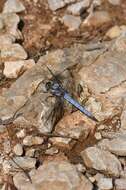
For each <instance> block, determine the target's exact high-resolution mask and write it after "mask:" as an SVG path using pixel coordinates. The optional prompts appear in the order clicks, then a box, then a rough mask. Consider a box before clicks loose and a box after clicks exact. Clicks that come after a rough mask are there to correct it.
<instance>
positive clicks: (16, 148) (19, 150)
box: [13, 144, 23, 156]
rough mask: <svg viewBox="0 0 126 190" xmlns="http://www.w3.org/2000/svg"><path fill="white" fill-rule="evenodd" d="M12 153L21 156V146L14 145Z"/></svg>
mask: <svg viewBox="0 0 126 190" xmlns="http://www.w3.org/2000/svg"><path fill="white" fill-rule="evenodd" d="M13 152H14V153H15V154H16V155H17V156H21V155H22V154H23V146H22V145H21V144H16V145H15V146H14V148H13Z"/></svg>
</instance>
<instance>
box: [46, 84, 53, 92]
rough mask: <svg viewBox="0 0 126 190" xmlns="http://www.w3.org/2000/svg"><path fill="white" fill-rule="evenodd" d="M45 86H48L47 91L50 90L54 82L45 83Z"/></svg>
mask: <svg viewBox="0 0 126 190" xmlns="http://www.w3.org/2000/svg"><path fill="white" fill-rule="evenodd" d="M45 87H46V90H47V91H48V90H50V89H51V87H52V83H51V82H47V83H46V84H45Z"/></svg>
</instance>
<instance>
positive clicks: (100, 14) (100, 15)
mask: <svg viewBox="0 0 126 190" xmlns="http://www.w3.org/2000/svg"><path fill="white" fill-rule="evenodd" d="M110 22H111V17H110V15H109V13H108V12H106V11H95V12H93V13H91V14H89V16H88V17H87V18H86V19H85V20H84V22H83V24H82V25H83V26H84V27H85V26H89V27H90V26H95V27H99V26H101V25H103V24H106V23H110Z"/></svg>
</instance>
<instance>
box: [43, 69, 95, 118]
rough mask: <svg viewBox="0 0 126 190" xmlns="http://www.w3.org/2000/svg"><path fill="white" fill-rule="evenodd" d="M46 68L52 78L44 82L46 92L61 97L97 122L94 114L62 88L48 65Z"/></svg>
mask: <svg viewBox="0 0 126 190" xmlns="http://www.w3.org/2000/svg"><path fill="white" fill-rule="evenodd" d="M47 69H48V71H49V72H50V73H51V75H52V76H53V80H50V81H48V82H46V84H45V88H46V90H47V92H50V93H51V94H52V95H53V96H56V97H60V98H63V99H64V100H66V101H67V102H69V103H70V104H71V105H73V106H74V107H75V108H77V109H78V110H80V112H82V113H83V114H84V115H86V116H87V117H88V118H90V119H92V120H93V121H95V122H98V120H97V119H96V118H95V116H93V114H92V113H91V112H89V111H88V110H87V109H86V108H85V107H84V106H82V105H81V104H80V103H79V102H78V101H77V100H75V99H74V98H73V97H72V96H71V94H70V93H69V92H67V90H65V89H64V87H63V85H62V83H61V81H59V80H58V78H57V76H56V75H55V74H54V73H53V72H52V70H51V69H50V68H49V67H47Z"/></svg>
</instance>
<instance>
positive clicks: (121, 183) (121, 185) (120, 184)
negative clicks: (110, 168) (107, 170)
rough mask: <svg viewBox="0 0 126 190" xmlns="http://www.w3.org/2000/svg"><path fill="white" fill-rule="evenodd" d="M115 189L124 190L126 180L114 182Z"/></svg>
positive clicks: (121, 179)
mask: <svg viewBox="0 0 126 190" xmlns="http://www.w3.org/2000/svg"><path fill="white" fill-rule="evenodd" d="M115 189H116V190H125V189H126V179H123V178H120V179H116V180H115Z"/></svg>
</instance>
